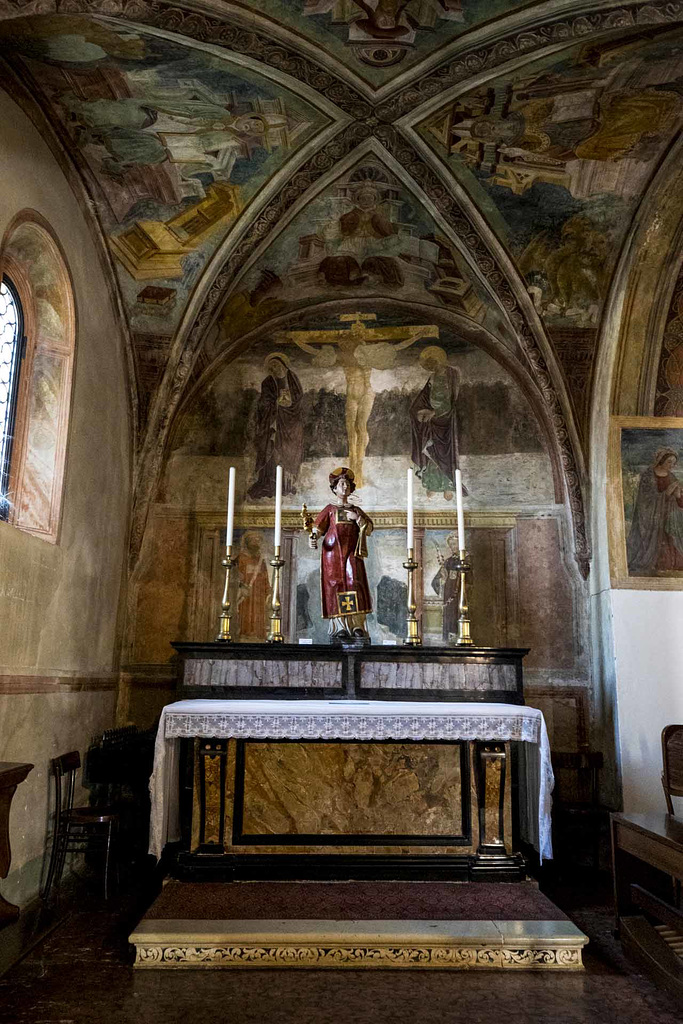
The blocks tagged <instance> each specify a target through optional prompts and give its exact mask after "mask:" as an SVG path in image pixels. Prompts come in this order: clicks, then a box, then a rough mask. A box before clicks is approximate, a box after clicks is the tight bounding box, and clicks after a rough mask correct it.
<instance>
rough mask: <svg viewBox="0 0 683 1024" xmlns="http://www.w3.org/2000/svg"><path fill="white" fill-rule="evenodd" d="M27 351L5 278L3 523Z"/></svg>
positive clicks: (0, 382) (0, 380)
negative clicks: (25, 353)
mask: <svg viewBox="0 0 683 1024" xmlns="http://www.w3.org/2000/svg"><path fill="white" fill-rule="evenodd" d="M24 348H25V339H24V316H23V311H22V308H21V302H20V300H19V296H18V294H17V290H16V288H15V287H14V285H13V284H12V282H11V281H10V279H9V278H8V277H4V278H3V279H2V282H0V519H4V520H7V519H8V518H9V511H10V497H9V494H8V489H9V479H10V464H11V460H12V445H13V441H14V427H15V423H16V416H17V396H18V394H19V373H20V369H21V360H22V357H23V354H24Z"/></svg>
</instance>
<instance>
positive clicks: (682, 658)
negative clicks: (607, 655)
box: [611, 590, 683, 813]
mask: <svg viewBox="0 0 683 1024" xmlns="http://www.w3.org/2000/svg"><path fill="white" fill-rule="evenodd" d="M611 604H612V622H613V635H614V646H615V653H616V669H617V679H616V689H617V707H618V713H619V748H620V755H621V757H620V759H621V773H622V786H623V800H624V810H625V811H626V812H627V813H630V812H635V813H645V812H662V811H664V810H665V809H666V808H665V803H664V793H663V791H662V784H661V771H662V754H661V746H660V735H661V732H662V729H663V728H664V726H665V725H669V724H670V723H672V722H683V593H681V592H679V591H646V590H613V591H612V594H611ZM679 806H680V805H679Z"/></svg>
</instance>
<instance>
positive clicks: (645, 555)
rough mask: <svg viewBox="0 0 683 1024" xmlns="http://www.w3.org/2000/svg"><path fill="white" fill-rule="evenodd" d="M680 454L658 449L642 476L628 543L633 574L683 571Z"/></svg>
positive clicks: (647, 574)
mask: <svg viewBox="0 0 683 1024" xmlns="http://www.w3.org/2000/svg"><path fill="white" fill-rule="evenodd" d="M677 462H678V455H677V453H676V452H675V451H674V450H673V448H658V449H657V451H656V452H655V454H654V457H653V460H652V465H651V466H648V468H647V469H646V470H645V472H644V473H643V474H642V475H641V477H640V483H639V485H638V492H637V494H636V500H635V505H634V508H633V522H632V524H631V529H630V531H629V535H628V539H627V542H626V552H627V558H628V569H629V573H631V575H634V576H649V575H653V574H655V573H660V572H671V571H675V572H683V483H681V482H680V481H679V480H678V479H677V477H676V476H674V473H673V468H674V466H675V465H676V463H677Z"/></svg>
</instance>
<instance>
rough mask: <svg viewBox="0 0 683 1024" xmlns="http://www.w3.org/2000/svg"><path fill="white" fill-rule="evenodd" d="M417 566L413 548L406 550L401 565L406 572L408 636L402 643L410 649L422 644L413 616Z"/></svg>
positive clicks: (415, 608) (415, 604) (415, 606)
mask: <svg viewBox="0 0 683 1024" xmlns="http://www.w3.org/2000/svg"><path fill="white" fill-rule="evenodd" d="M418 565H419V563H418V562H416V561H415V551H414V548H408V560H407V561H406V562H404V563H403V568H404V569H407V570H408V599H407V607H408V614H407V615H406V627H407V632H408V635H407V636H406V638H405V639H404V641H403V643H404V644H408V645H409V646H410V647H420V646H421V644H422V637H421V636H420V634H419V633H418V630H417V616H416V615H415V612H416V610H417V603H416V601H415V581H414V575H415V570H416V569H417V567H418Z"/></svg>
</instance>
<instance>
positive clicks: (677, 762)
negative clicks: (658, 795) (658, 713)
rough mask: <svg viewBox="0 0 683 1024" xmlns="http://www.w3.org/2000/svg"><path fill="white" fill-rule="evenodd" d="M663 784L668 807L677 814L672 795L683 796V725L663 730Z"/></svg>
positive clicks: (672, 812)
mask: <svg viewBox="0 0 683 1024" xmlns="http://www.w3.org/2000/svg"><path fill="white" fill-rule="evenodd" d="M662 786H663V787H664V796H665V798H666V809H667V811H668V812H669V814H675V813H676V812H675V811H674V805H673V803H672V801H671V797H672V796H683V725H667V726H666V727H665V728H664V729H663V730H662Z"/></svg>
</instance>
